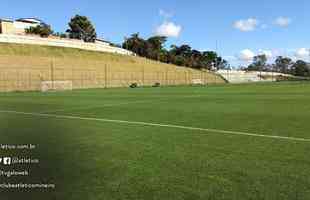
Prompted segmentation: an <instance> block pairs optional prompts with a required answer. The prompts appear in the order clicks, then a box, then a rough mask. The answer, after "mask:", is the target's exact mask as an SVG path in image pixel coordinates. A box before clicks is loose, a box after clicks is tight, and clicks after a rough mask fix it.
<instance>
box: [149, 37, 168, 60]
mask: <svg viewBox="0 0 310 200" xmlns="http://www.w3.org/2000/svg"><path fill="white" fill-rule="evenodd" d="M166 41H167V37H164V36H153V37H150V38H149V39H148V40H147V41H146V48H147V57H148V58H151V59H154V60H160V56H162V55H163V52H162V50H163V45H164V44H165V42H166Z"/></svg>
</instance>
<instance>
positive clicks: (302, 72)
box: [292, 60, 310, 76]
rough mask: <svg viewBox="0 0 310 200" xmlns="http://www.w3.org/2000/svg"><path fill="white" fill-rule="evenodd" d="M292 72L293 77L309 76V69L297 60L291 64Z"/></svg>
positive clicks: (305, 64)
mask: <svg viewBox="0 0 310 200" xmlns="http://www.w3.org/2000/svg"><path fill="white" fill-rule="evenodd" d="M292 72H293V74H294V75H295V76H310V67H309V65H308V64H307V63H306V62H305V61H303V60H298V61H296V62H295V63H294V64H293V66H292Z"/></svg>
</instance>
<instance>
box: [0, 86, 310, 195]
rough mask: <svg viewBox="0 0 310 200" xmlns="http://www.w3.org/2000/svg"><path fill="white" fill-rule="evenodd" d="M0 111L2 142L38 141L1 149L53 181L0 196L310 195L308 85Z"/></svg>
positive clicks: (174, 92)
mask: <svg viewBox="0 0 310 200" xmlns="http://www.w3.org/2000/svg"><path fill="white" fill-rule="evenodd" d="M0 110H1V111H0V143H2V144H24V143H31V144H36V145H37V148H36V149H35V150H33V151H22V152H21V151H12V150H11V151H1V152H2V153H3V155H9V156H12V155H18V156H21V155H23V156H28V157H29V156H31V157H33V158H39V159H40V165H31V166H29V168H30V169H29V170H30V175H31V176H29V177H28V178H26V179H25V178H24V179H22V180H23V181H24V182H26V181H25V180H27V181H28V182H54V183H56V189H55V190H54V191H50V194H49V195H47V194H46V193H44V192H42V191H32V192H31V193H30V192H28V193H23V194H21V193H15V194H12V193H8V192H6V191H1V192H0V199H1V200H12V199H13V200H15V199H31V200H41V199H46V200H50V199H57V200H87V199H91V200H102V199H103V200H106V199H132V200H138V199H147V200H151V199H161V200H162V199H177V200H181V199H188V200H189V199H192V200H197V199H203V200H205V199H212V200H213V199H215V200H217V199H236V200H242V199H266V200H269V199H270V200H271V199H279V200H293V199H294V200H295V199H305V200H307V199H310V156H309V152H310V131H309V130H310V121H309V119H310V84H309V83H297V82H296V83H272V84H271V83H270V84H249V85H225V86H224V85H223V86H210V87H165V88H137V89H127V88H125V89H106V90H104V89H94V90H77V91H72V92H58V93H52V92H51V93H2V94H0ZM0 179H2V180H1V182H3V181H4V180H3V179H4V178H3V177H0ZM7 180H10V181H11V182H12V183H14V182H20V181H22V180H19V179H18V178H10V179H6V182H8V181H7ZM28 196H29V198H27V197H28Z"/></svg>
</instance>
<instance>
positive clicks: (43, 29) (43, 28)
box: [25, 24, 53, 37]
mask: <svg viewBox="0 0 310 200" xmlns="http://www.w3.org/2000/svg"><path fill="white" fill-rule="evenodd" d="M25 32H26V34H35V35H40V36H41V37H48V36H50V35H51V34H52V33H53V31H52V29H51V26H49V25H47V24H40V25H38V26H36V27H29V28H26V29H25Z"/></svg>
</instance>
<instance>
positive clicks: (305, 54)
mask: <svg viewBox="0 0 310 200" xmlns="http://www.w3.org/2000/svg"><path fill="white" fill-rule="evenodd" d="M295 56H296V58H298V59H309V56H310V50H309V49H306V48H300V49H297V50H296V51H295Z"/></svg>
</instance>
